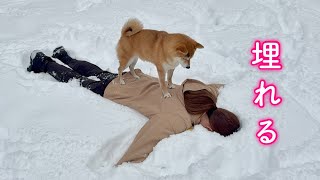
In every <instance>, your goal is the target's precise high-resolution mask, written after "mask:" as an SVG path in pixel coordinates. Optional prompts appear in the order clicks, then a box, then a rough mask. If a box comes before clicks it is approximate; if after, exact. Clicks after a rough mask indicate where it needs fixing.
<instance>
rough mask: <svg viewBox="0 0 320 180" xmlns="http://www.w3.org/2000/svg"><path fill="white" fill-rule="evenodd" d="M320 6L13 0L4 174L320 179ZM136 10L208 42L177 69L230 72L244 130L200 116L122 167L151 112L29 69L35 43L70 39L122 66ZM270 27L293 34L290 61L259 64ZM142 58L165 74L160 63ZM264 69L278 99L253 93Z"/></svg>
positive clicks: (7, 15) (150, 24)
mask: <svg viewBox="0 0 320 180" xmlns="http://www.w3.org/2000/svg"><path fill="white" fill-rule="evenodd" d="M319 9H320V1H319V0H256V1H252V0H224V1H218V0H203V1H199V0H188V1H186V0H184V1H182V0H176V1H156V0H145V1H142V0H134V1H124V0H117V1H115V0H76V1H64V0H55V1H53V0H51V1H50V0H2V1H1V2H0V25H1V28H0V179H30V180H31V179H32V180H34V179H48V180H50V179H246V180H248V179H252V180H257V179H281V180H283V179H290V180H292V179H319V178H320V154H319V150H320V134H319V128H320V124H319V123H320V116H319V115H320V113H319V110H320V97H319V93H320V81H319V79H320V71H319V69H320V51H319V49H320V11H319ZM131 17H136V18H138V19H139V20H141V21H142V22H143V24H144V26H145V27H146V28H149V29H158V30H165V31H169V32H180V33H185V34H187V35H189V36H191V37H193V38H194V39H196V40H197V41H199V42H200V43H201V44H203V45H204V47H205V48H204V49H201V50H198V51H197V52H196V54H195V56H194V58H193V59H192V61H191V64H192V65H191V69H189V70H187V69H184V68H182V67H177V68H176V71H175V74H174V76H173V81H174V82H175V83H181V82H182V81H183V80H184V79H186V78H194V79H199V80H201V81H204V82H206V83H214V82H218V83H226V84H227V85H226V86H225V88H224V89H223V90H221V95H220V96H219V98H218V104H217V105H218V107H224V108H226V109H229V110H231V111H233V112H235V113H236V114H237V115H238V116H239V118H240V120H241V123H242V129H241V130H240V131H239V132H237V133H235V134H233V135H231V136H230V137H227V138H225V137H222V136H219V135H218V134H217V133H210V132H208V131H207V130H206V129H204V128H202V127H200V126H196V127H195V128H194V130H192V131H187V132H184V133H182V134H178V135H174V136H171V137H170V138H167V139H164V140H163V141H161V142H160V143H159V144H158V145H157V146H156V147H155V148H154V151H153V152H152V153H151V154H150V155H149V157H148V158H147V159H146V161H144V162H143V163H140V164H130V163H128V164H123V165H121V166H119V167H114V166H113V164H114V163H115V162H116V161H117V160H118V159H119V158H120V156H121V155H122V154H123V153H124V151H125V150H126V148H127V147H128V146H129V144H130V142H131V141H132V139H133V138H134V136H135V135H136V133H137V132H138V131H139V129H140V128H141V127H142V126H143V124H144V123H145V122H146V121H147V119H146V118H145V117H144V116H142V115H140V114H139V113H137V112H135V111H134V110H132V109H129V108H127V107H124V106H121V105H118V104H116V103H113V102H111V101H109V100H107V99H103V98H101V97H100V96H99V95H95V94H93V93H92V92H90V91H89V90H86V89H84V88H81V87H79V85H78V82H76V81H72V82H71V83H60V82H57V81H56V80H55V79H54V78H52V77H51V76H50V75H48V74H34V73H29V72H27V71H26V68H27V66H28V64H29V57H30V54H31V52H32V51H33V50H35V49H40V50H42V51H43V52H44V53H45V54H47V55H51V54H52V51H53V49H54V48H56V47H58V46H60V45H63V46H64V47H65V48H66V49H67V50H69V52H70V54H72V56H74V57H76V58H78V59H84V60H88V61H90V62H92V63H95V64H97V65H99V66H101V67H102V68H103V69H108V70H111V71H113V72H116V69H117V67H118V60H117V58H116V54H115V46H116V44H117V41H118V38H119V36H120V31H121V27H122V25H123V24H124V22H125V21H126V20H127V19H128V18H131ZM268 38H272V39H279V40H280V42H281V43H282V62H283V65H284V69H283V70H282V71H280V72H261V71H259V70H258V69H257V68H255V67H252V66H250V65H249V61H250V58H251V55H250V48H251V46H252V43H253V41H254V40H255V39H262V40H263V39H268ZM136 68H140V69H142V70H143V71H144V72H145V73H147V74H150V75H153V76H157V72H156V69H155V67H154V66H153V65H151V64H148V63H144V62H141V61H138V63H137V66H136ZM260 78H264V79H266V81H267V82H270V83H271V82H272V83H275V84H276V85H277V86H278V90H279V92H278V93H279V95H281V96H282V98H283V103H282V104H281V105H280V106H279V107H272V106H270V105H269V104H268V105H267V106H266V107H265V108H264V109H262V110H261V109H259V108H257V107H255V106H254V105H253V103H252V98H253V89H254V87H255V86H257V83H258V80H259V79H260ZM267 117H271V118H273V119H274V121H275V127H276V128H277V130H278V133H279V139H278V142H277V143H276V144H274V145H272V146H270V147H265V146H261V145H260V144H259V143H258V142H257V140H256V137H255V133H256V131H257V128H258V125H257V122H258V120H260V119H263V118H267Z"/></svg>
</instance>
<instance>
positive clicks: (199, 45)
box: [196, 42, 204, 49]
mask: <svg viewBox="0 0 320 180" xmlns="http://www.w3.org/2000/svg"><path fill="white" fill-rule="evenodd" d="M196 48H198V49H202V48H204V47H203V46H202V44H200V43H198V42H197V43H196Z"/></svg>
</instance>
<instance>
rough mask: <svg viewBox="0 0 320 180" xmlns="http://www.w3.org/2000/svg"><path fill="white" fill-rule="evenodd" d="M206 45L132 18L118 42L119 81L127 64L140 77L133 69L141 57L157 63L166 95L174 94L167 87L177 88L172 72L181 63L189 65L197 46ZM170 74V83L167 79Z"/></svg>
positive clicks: (123, 28) (184, 65)
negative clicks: (154, 28) (151, 26)
mask: <svg viewBox="0 0 320 180" xmlns="http://www.w3.org/2000/svg"><path fill="white" fill-rule="evenodd" d="M201 48H203V46H202V45H201V44H200V43H198V42H197V41H195V40H193V39H192V38H190V37H188V36H187V35H184V34H179V33H174V34H170V33H167V32H165V31H156V30H150V29H143V25H142V23H141V22H140V21H139V20H137V19H129V20H128V21H127V22H126V23H125V24H124V26H123V27H122V31H121V37H120V40H119V42H118V45H117V49H116V50H117V56H118V59H119V62H120V65H119V68H118V73H119V81H120V84H125V81H124V79H123V77H122V72H123V70H125V69H126V68H127V67H129V68H130V73H131V74H132V75H133V76H134V77H135V78H136V79H139V76H138V75H137V74H136V73H135V72H134V66H135V65H136V63H137V60H138V58H140V59H141V60H143V61H149V62H151V63H153V64H154V65H155V66H156V67H157V71H158V76H159V83H160V87H161V90H162V93H163V96H164V97H165V98H168V97H171V94H170V93H169V91H168V88H174V85H173V84H172V75H173V71H174V69H175V68H176V67H177V66H178V65H179V64H180V65H181V66H182V67H184V68H187V69H189V68H190V60H191V58H192V57H193V55H194V53H195V51H196V49H201ZM166 75H167V81H168V84H166V83H165V77H166Z"/></svg>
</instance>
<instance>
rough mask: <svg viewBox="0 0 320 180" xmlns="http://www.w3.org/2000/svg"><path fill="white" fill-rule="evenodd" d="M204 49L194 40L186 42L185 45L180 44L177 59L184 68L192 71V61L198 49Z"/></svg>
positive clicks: (177, 49)
mask: <svg viewBox="0 0 320 180" xmlns="http://www.w3.org/2000/svg"><path fill="white" fill-rule="evenodd" d="M202 48H203V46H202V45H201V44H200V43H198V42H196V41H194V40H189V41H185V42H184V43H178V44H177V48H176V57H175V59H176V60H177V61H178V62H179V64H180V65H181V66H182V67H184V68H187V69H190V60H191V58H192V57H193V55H194V53H195V51H196V49H202Z"/></svg>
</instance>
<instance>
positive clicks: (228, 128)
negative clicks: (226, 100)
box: [184, 89, 240, 136]
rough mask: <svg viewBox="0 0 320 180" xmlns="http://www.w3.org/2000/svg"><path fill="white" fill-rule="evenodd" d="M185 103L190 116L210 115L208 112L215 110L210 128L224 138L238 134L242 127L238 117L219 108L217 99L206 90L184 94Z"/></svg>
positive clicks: (211, 117)
mask: <svg viewBox="0 0 320 180" xmlns="http://www.w3.org/2000/svg"><path fill="white" fill-rule="evenodd" d="M184 102H185V107H186V110H187V111H188V113H190V114H194V115H195V114H203V113H207V114H209V113H208V111H210V110H211V111H212V110H213V112H212V114H211V113H210V114H211V115H210V117H209V122H210V126H211V128H212V129H213V130H214V131H215V132H217V133H219V134H221V135H223V136H228V135H230V134H232V133H233V132H236V131H237V130H238V129H239V127H240V122H239V119H238V118H237V116H236V115H234V114H233V113H232V112H230V111H228V110H226V109H222V108H217V107H216V97H214V96H213V95H212V93H210V92H209V91H207V90H205V89H203V90H198V91H186V92H184Z"/></svg>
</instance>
